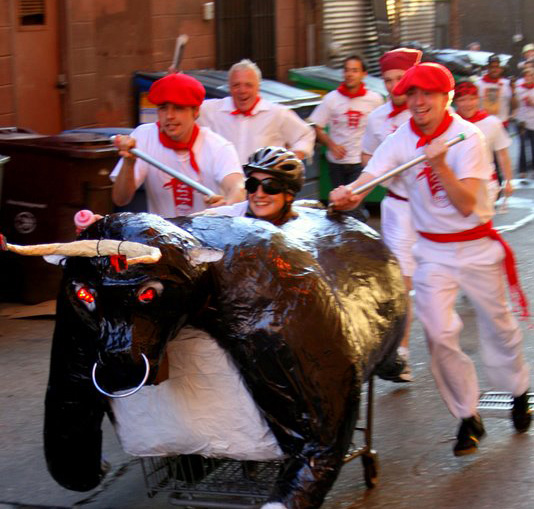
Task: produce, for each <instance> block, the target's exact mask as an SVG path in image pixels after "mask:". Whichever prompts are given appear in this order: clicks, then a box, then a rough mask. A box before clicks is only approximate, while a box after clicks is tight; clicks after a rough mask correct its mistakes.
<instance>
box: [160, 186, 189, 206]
mask: <svg viewBox="0 0 534 509" xmlns="http://www.w3.org/2000/svg"><path fill="white" fill-rule="evenodd" d="M163 188H164V189H165V188H169V189H171V191H172V195H173V198H174V206H175V207H183V206H186V207H192V206H193V189H192V188H191V187H189V186H188V185H187V184H185V183H184V182H181V181H180V180H178V179H171V180H169V181H168V182H167V183H166V184H165V185H164V186H163Z"/></svg>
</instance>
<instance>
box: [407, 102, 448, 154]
mask: <svg viewBox="0 0 534 509" xmlns="http://www.w3.org/2000/svg"><path fill="white" fill-rule="evenodd" d="M452 120H453V119H452V116H451V115H450V113H449V112H448V111H447V110H445V115H444V116H443V120H442V121H441V123H440V124H439V125H438V127H437V128H436V130H435V131H434V132H433V133H432V134H428V135H427V134H424V133H423V131H421V129H419V127H418V126H417V125H416V123H415V122H414V121H413V118H410V127H411V128H412V131H413V132H414V133H415V134H416V135H417V136H419V141H418V142H417V145H416V146H415V148H419V147H423V146H424V145H426V144H427V143H430V142H431V141H432V140H433V139H435V138H437V137H438V136H441V135H442V134H443V133H444V132H445V131H446V130H447V129H448V128H449V126H450V125H451V124H452Z"/></svg>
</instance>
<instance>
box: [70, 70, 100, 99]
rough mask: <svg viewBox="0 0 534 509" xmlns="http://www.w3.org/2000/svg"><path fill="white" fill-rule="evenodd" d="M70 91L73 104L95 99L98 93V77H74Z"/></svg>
mask: <svg viewBox="0 0 534 509" xmlns="http://www.w3.org/2000/svg"><path fill="white" fill-rule="evenodd" d="M69 91H70V97H71V100H72V101H73V102H76V101H82V100H85V99H94V98H95V95H96V92H97V75H96V74H95V73H91V74H80V75H77V76H73V77H72V78H71V80H70V83H69Z"/></svg>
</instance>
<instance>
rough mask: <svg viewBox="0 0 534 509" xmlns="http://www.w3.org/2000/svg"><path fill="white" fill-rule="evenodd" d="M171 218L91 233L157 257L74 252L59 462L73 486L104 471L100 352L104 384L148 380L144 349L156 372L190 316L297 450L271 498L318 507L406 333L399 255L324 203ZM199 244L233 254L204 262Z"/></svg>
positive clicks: (52, 422)
mask: <svg viewBox="0 0 534 509" xmlns="http://www.w3.org/2000/svg"><path fill="white" fill-rule="evenodd" d="M173 222H174V223H175V224H177V225H179V226H180V228H177V227H176V226H174V225H173V224H171V223H170V222H167V221H164V220H162V219H160V218H158V217H157V216H153V215H149V214H115V215H111V216H107V217H106V218H104V219H103V220H101V221H99V222H97V223H95V224H94V225H93V226H91V227H90V228H89V229H88V230H86V231H85V232H84V234H83V238H93V239H101V238H111V239H123V240H133V241H138V242H141V243H145V244H150V245H153V246H157V247H159V248H160V249H161V250H162V253H163V257H162V259H161V260H160V262H158V263H157V264H153V265H136V266H132V267H131V268H128V270H126V271H125V272H122V273H118V272H116V271H115V270H114V269H113V268H112V267H111V266H110V263H109V260H108V259H107V258H105V257H101V258H88V259H81V258H73V259H70V260H68V261H67V262H66V266H65V274H64V280H63V283H62V286H61V291H60V295H59V298H58V310H57V324H56V330H55V333H54V342H53V350H52V359H51V368H50V380H49V386H48V392H47V397H46V417H45V452H46V457H47V462H48V466H49V469H50V472H51V473H52V475H53V476H54V478H55V479H56V480H57V481H58V482H59V483H60V484H62V485H63V486H65V487H67V488H69V489H73V490H89V489H91V488H93V487H95V486H96V485H98V483H99V482H100V480H101V478H102V476H103V472H102V468H101V459H100V454H101V430H100V426H101V421H102V418H103V415H104V412H105V411H106V410H107V405H106V399H105V397H103V396H101V395H100V394H99V393H98V392H97V391H96V389H95V388H94V387H93V384H92V381H91V374H90V372H91V369H92V366H93V364H94V363H95V361H96V360H97V359H98V360H99V363H100V364H99V365H100V367H99V381H101V382H102V385H103V386H105V387H106V388H107V389H108V390H119V389H123V388H128V387H132V386H135V385H137V384H138V382H139V380H140V378H141V376H142V367H141V366H142V362H141V360H140V354H141V353H144V354H145V355H146V356H147V357H148V359H149V361H150V364H151V378H150V379H149V382H150V380H151V379H153V376H154V375H155V373H156V372H157V368H158V363H159V362H160V359H161V357H162V355H163V352H164V349H165V345H166V343H167V341H168V340H170V339H171V338H173V337H174V335H175V333H176V331H177V330H178V329H179V328H180V327H181V326H182V325H183V324H184V323H190V324H193V325H195V326H197V327H199V328H202V329H205V330H207V331H208V332H209V333H210V334H211V335H212V336H213V337H214V338H216V340H217V341H218V342H219V344H220V346H221V347H222V348H224V349H226V350H227V351H228V352H229V353H230V355H231V356H232V358H233V359H234V361H235V363H236V365H237V366H238V368H239V370H240V372H241V374H242V376H243V378H244V381H245V383H246V385H247V387H248V388H249V390H250V392H251V394H252V396H253V398H254V400H255V401H256V403H257V405H258V407H259V409H260V410H261V411H262V412H263V414H264V416H265V418H266V420H267V422H268V423H269V426H270V427H271V429H272V431H273V433H274V434H275V436H276V438H277V440H278V442H279V445H280V447H281V448H282V450H283V451H284V452H285V453H286V454H287V455H288V460H287V461H286V463H285V468H284V470H283V472H281V474H280V477H279V479H278V482H277V484H276V487H275V491H274V492H273V494H272V496H271V500H272V501H279V502H281V503H283V504H284V505H285V506H286V507H288V508H292V509H293V508H314V507H319V506H320V505H321V503H322V501H323V498H324V496H325V495H326V493H327V492H328V490H329V489H330V487H331V486H332V483H333V482H334V480H335V478H336V477H337V475H338V473H339V469H340V468H341V465H342V460H343V455H344V453H345V452H346V450H347V448H348V446H349V443H350V439H351V436H352V430H353V428H354V424H355V421H356V418H357V413H358V406H359V399H360V389H361V385H362V383H363V381H364V380H365V379H366V377H368V376H369V374H370V373H371V372H372V371H373V370H374V369H375V368H376V367H377V366H378V365H379V364H380V363H381V362H382V361H383V360H384V359H385V358H386V357H387V356H389V355H390V354H391V353H392V352H393V351H395V349H396V346H397V344H398V341H399V338H400V336H401V335H402V330H403V327H404V320H405V305H406V303H405V296H404V289H403V283H402V277H401V274H400V271H399V268H398V265H397V263H396V261H395V260H394V258H393V257H392V255H391V253H390V252H389V251H388V250H387V249H386V248H385V246H384V245H383V244H382V242H381V241H380V240H379V239H378V238H377V236H376V234H375V233H374V232H372V230H370V229H368V228H367V227H365V226H364V225H362V224H361V223H358V222H357V221H355V220H353V219H351V218H347V217H344V216H336V217H331V218H329V217H327V216H326V213H325V211H321V210H313V209H305V208H302V209H300V210H299V217H298V218H297V219H295V220H292V221H290V222H288V223H286V224H285V225H284V226H282V227H281V228H278V227H275V226H273V225H271V224H269V223H267V222H265V221H259V220H254V219H249V218H227V217H203V216H200V217H196V218H192V219H188V218H184V219H176V220H173ZM181 228H183V230H182V229H181ZM184 230H186V231H188V232H189V233H190V234H191V235H192V236H194V238H193V237H191V236H189V235H188V234H187V233H186V232H185V231H184ZM195 246H197V247H198V246H208V247H212V248H218V249H221V250H223V251H224V256H223V257H222V259H220V260H219V261H217V262H212V263H209V264H208V263H204V264H201V265H197V266H193V265H192V264H191V263H190V262H189V258H190V256H189V254H188V253H190V252H191V249H192V248H195ZM149 280H156V281H160V282H162V283H163V287H164V289H163V292H162V293H161V295H160V296H159V297H158V298H157V299H156V300H154V301H153V302H150V303H148V304H142V303H140V302H139V301H138V299H137V294H138V288H139V286H142V285H143V284H146V281H149ZM76 283H78V284H79V283H83V284H85V285H87V286H88V287H90V288H92V289H93V291H94V293H95V295H96V302H95V308H94V309H93V310H89V309H87V306H85V305H84V304H83V303H80V302H79V301H77V299H76V298H75V295H74V293H73V288H74V287H75V286H74V285H75V284H76Z"/></svg>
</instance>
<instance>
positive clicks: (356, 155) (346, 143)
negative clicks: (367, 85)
mask: <svg viewBox="0 0 534 509" xmlns="http://www.w3.org/2000/svg"><path fill="white" fill-rule="evenodd" d="M383 103H384V99H383V98H382V96H381V95H379V94H377V93H376V92H372V91H370V90H368V91H367V92H366V94H365V95H363V96H361V97H355V98H352V99H351V98H350V97H347V96H344V95H343V94H341V93H339V92H338V91H337V90H333V91H332V92H329V93H328V94H326V95H325V96H324V97H323V100H322V101H321V104H319V105H318V106H317V108H315V110H314V111H313V113H312V114H311V115H310V120H311V121H312V122H313V123H315V124H317V125H318V126H319V127H327V126H328V128H329V136H330V138H331V139H332V140H333V141H334V143H336V144H337V145H342V146H343V147H345V149H346V151H347V153H346V155H345V157H343V158H342V159H336V158H335V157H334V156H333V155H332V154H331V152H330V151H327V153H326V158H327V159H328V160H329V161H331V162H333V163H338V164H355V163H360V162H361V160H362V159H361V139H362V136H363V133H364V131H365V126H366V125H367V118H368V116H369V114H370V113H371V111H373V110H374V109H376V108H378V107H379V106H380V105H381V104H383Z"/></svg>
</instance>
